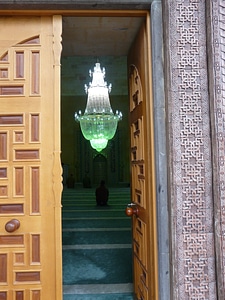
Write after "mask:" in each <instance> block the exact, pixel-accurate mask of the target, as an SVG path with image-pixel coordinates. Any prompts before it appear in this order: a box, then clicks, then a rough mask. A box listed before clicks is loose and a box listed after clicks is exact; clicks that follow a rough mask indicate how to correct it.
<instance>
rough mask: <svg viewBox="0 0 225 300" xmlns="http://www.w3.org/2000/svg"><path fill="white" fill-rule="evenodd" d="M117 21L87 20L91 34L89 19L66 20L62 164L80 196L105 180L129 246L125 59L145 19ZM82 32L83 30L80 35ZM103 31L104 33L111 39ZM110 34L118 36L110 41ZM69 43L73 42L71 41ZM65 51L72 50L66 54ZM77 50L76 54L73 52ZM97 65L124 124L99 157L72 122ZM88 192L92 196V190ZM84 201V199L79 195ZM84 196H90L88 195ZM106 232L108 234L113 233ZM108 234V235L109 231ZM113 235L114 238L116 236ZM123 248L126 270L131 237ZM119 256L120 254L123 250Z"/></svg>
mask: <svg viewBox="0 0 225 300" xmlns="http://www.w3.org/2000/svg"><path fill="white" fill-rule="evenodd" d="M119 19H120V18H112V17H105V18H104V17H92V18H89V21H90V22H91V24H92V25H93V26H91V28H93V29H94V31H93V32H92V30H88V27H87V19H86V18H83V17H82V18H81V17H74V18H72V17H69V18H67V17H65V18H64V19H63V36H62V37H63V39H62V40H63V47H65V51H64V50H63V55H62V89H61V90H62V95H61V99H62V100H61V101H62V104H61V108H62V109H61V111H62V162H63V163H64V165H66V166H67V169H68V172H67V173H68V174H74V175H75V182H76V184H75V189H77V195H78V194H79V193H80V191H81V189H82V180H83V178H84V176H86V174H88V176H89V177H90V181H91V188H92V189H93V191H92V192H94V188H95V187H96V186H97V185H98V184H99V182H100V180H101V179H106V183H107V186H108V187H109V189H110V194H111V195H117V196H116V198H117V200H115V201H117V203H116V202H115V201H114V199H112V198H111V199H110V201H111V202H110V203H109V205H111V203H112V205H111V207H110V209H111V212H112V213H113V209H115V210H117V211H115V210H114V215H115V218H114V219H113V220H112V222H114V223H115V226H114V227H116V228H114V230H120V232H119V231H118V232H117V237H118V238H119V237H121V238H122V236H123V235H125V237H124V241H125V240H126V239H127V236H128V235H129V236H130V231H131V225H129V227H130V230H129V231H128V229H127V225H125V226H126V228H124V227H125V226H124V225H123V230H122V229H121V228H120V226H119V225H118V224H119V223H118V222H120V223H121V224H125V223H128V222H130V219H129V218H128V217H126V216H125V213H124V212H125V207H126V204H128V203H129V202H131V201H130V199H127V200H126V203H124V202H122V201H123V198H124V199H125V196H123V194H124V193H126V194H128V195H130V192H129V191H130V189H129V185H130V154H129V153H130V150H129V149H130V141H129V139H130V138H129V135H130V134H129V95H128V80H127V77H128V74H127V54H128V51H129V48H130V47H131V45H132V42H133V40H134V38H135V36H136V34H137V32H138V30H139V27H140V25H141V24H142V22H143V20H144V17H136V18H135V19H134V20H132V18H131V17H124V18H122V19H121V20H120V22H118V20H119ZM89 26H90V23H89ZM83 27H84V28H83ZM76 30H77V31H78V30H79V33H77V35H78V36H75V37H71V34H72V35H74V32H75V31H76ZM82 30H84V31H83V32H82ZM129 31H132V32H129ZM71 32H72V33H71ZM103 32H106V33H107V35H106V33H103ZM128 32H129V33H128ZM112 34H113V35H114V36H112ZM96 35H97V36H98V39H97V38H96ZM65 36H66V38H65ZM67 38H70V39H72V40H69V41H68V40H67ZM93 38H94V39H95V40H96V41H95V43H93V41H92V39H93ZM83 39H84V40H85V41H84V40H83ZM79 40H80V42H79ZM121 41H123V43H121ZM67 47H69V49H68V50H67ZM77 48H78V49H77ZM73 51H75V52H74V53H73ZM79 51H80V52H79ZM96 60H98V61H99V62H100V64H101V67H104V68H105V70H106V78H105V79H106V81H107V82H108V84H109V83H112V92H111V93H110V102H111V106H112V109H113V111H114V112H115V110H116V109H118V110H119V111H122V113H123V120H122V121H121V122H120V123H119V125H118V130H117V133H116V135H115V137H114V138H113V140H112V141H109V144H108V147H107V148H106V149H105V150H103V151H102V153H101V154H98V153H96V151H95V150H93V149H92V148H91V146H90V144H89V142H87V141H86V140H85V139H84V138H83V136H82V134H81V130H80V127H79V124H77V123H76V122H75V120H74V113H75V112H76V111H79V110H81V111H82V112H84V109H85V105H86V101H87V95H86V94H85V90H84V85H85V84H88V83H89V82H90V81H91V80H90V78H89V70H90V69H92V68H93V67H94V64H95V63H96ZM97 169H98V171H97ZM99 173H100V174H101V176H100V175H99ZM99 176H100V177H101V178H100V177H99ZM102 176H104V178H102ZM118 188H119V189H120V192H119V194H116V189H118ZM85 192H86V190H85ZM88 192H89V193H90V189H89V190H88ZM70 196H71V195H70ZM80 197H82V196H81V194H80ZM86 197H88V194H87V193H86ZM113 197H115V196H113ZM129 197H130V196H129ZM120 198H121V199H120ZM120 200H121V201H120ZM120 202H121V203H120ZM67 203H68V202H67ZM119 205H120V206H119ZM122 205H123V206H122ZM93 210H94V209H93ZM109 213H110V211H109V210H108V211H107V212H106V213H105V216H107V214H109ZM101 216H103V215H101ZM102 218H103V217H102ZM123 219H124V220H123ZM125 219H127V220H125ZM83 226H84V224H83ZM105 226H106V225H105ZM105 229H106V230H109V228H108V229H107V228H105ZM107 232H108V234H110V232H109V231H107ZM111 233H112V232H111ZM114 233H116V231H115V232H114ZM66 234H67V232H66ZM66 234H65V232H64V234H63V235H64V236H66ZM120 246H121V245H120ZM118 247H119V246H118ZM122 247H124V248H121V249H120V250H121V251H122V252H121V253H124V254H125V253H126V254H125V256H126V259H128V258H129V259H128V260H129V261H127V263H126V264H124V265H127V266H129V268H130V266H131V265H132V258H131V257H130V256H131V253H132V251H131V248H130V247H131V237H130V246H128V244H126V245H125V246H124V245H123V246H122ZM108 251H109V250H108ZM117 251H119V249H118V250H117ZM106 252H107V251H106ZM124 254H123V255H124ZM120 256H121V255H120ZM115 268H116V266H115ZM124 274H125V273H124ZM130 275H131V274H130ZM66 276H67V275H66ZM124 276H126V275H124ZM131 277H132V275H131ZM67 278H68V277H67ZM127 280H128V279H127ZM67 282H68V280H67ZM103 282H104V281H103ZM129 282H130V279H129ZM129 292H130V290H129ZM123 297H124V295H123Z"/></svg>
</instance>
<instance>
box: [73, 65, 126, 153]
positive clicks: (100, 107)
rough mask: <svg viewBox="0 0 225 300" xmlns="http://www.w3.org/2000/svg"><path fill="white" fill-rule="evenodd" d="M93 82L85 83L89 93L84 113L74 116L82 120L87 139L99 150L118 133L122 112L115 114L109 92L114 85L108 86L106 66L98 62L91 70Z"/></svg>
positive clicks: (81, 124)
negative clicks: (101, 65) (103, 66)
mask: <svg viewBox="0 0 225 300" xmlns="http://www.w3.org/2000/svg"><path fill="white" fill-rule="evenodd" d="M89 74H90V77H92V82H90V83H89V86H87V85H85V92H86V94H87V95H88V97H87V105H86V109H85V112H84V114H83V115H82V113H81V111H79V112H78V113H77V112H76V113H75V115H74V117H75V120H76V121H77V122H80V127H81V131H82V133H83V136H84V137H85V139H87V140H89V141H90V143H91V147H92V148H94V149H95V150H97V151H98V152H100V151H102V149H104V148H105V147H106V146H107V143H108V140H110V139H112V138H113V137H114V135H115V133H116V129H117V123H118V121H120V120H121V119H122V113H121V112H118V111H116V113H115V114H114V113H113V111H112V108H111V105H110V101H109V93H110V92H111V88H112V85H111V84H109V86H107V82H106V81H104V78H105V68H102V69H101V67H100V63H96V64H95V67H94V72H92V71H91V70H90V71H89Z"/></svg>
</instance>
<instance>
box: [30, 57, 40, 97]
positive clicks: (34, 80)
mask: <svg viewBox="0 0 225 300" xmlns="http://www.w3.org/2000/svg"><path fill="white" fill-rule="evenodd" d="M39 64H40V54H39V52H32V62H31V68H32V69H31V94H32V95H38V94H39V93H40V88H39V86H40V83H39V82H40V71H39V70H40V66H39Z"/></svg>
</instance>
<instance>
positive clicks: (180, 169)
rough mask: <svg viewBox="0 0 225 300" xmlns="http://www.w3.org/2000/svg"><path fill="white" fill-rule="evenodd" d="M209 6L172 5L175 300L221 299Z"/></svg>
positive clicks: (195, 0) (191, 1) (187, 1)
mask: <svg viewBox="0 0 225 300" xmlns="http://www.w3.org/2000/svg"><path fill="white" fill-rule="evenodd" d="M205 5H206V4H205V1H199V0H183V1H175V0H170V1H167V4H166V8H167V10H168V13H169V14H168V22H169V23H168V24H167V29H166V30H167V36H168V39H167V41H168V45H167V47H168V48H167V49H168V52H167V60H168V65H169V66H170V73H169V74H168V82H167V84H168V116H169V123H168V124H169V125H168V126H169V128H168V131H169V151H170V184H169V185H170V187H171V220H172V222H171V223H172V260H173V270H174V271H173V297H172V299H177V300H182V299H211V300H212V299H217V292H216V279H215V249H214V228H213V213H214V206H213V193H212V157H211V155H212V154H211V136H210V106H209V92H208V77H207V76H208V74H207V60H206V26H205V22H206V20H205V16H206V15H205V14H206V7H205Z"/></svg>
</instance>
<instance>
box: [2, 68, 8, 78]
mask: <svg viewBox="0 0 225 300" xmlns="http://www.w3.org/2000/svg"><path fill="white" fill-rule="evenodd" d="M8 73H9V72H8V69H7V68H0V78H1V79H5V78H8V76H9V74H8Z"/></svg>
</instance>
